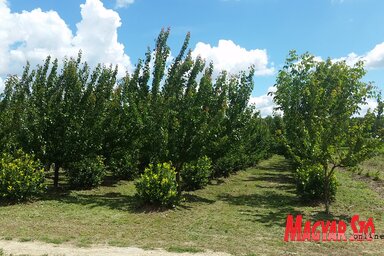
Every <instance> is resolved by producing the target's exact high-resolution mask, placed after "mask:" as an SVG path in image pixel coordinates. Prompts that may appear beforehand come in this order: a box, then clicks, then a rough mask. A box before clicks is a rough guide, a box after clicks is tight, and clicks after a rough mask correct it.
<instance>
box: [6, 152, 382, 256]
mask: <svg viewBox="0 0 384 256" xmlns="http://www.w3.org/2000/svg"><path fill="white" fill-rule="evenodd" d="M337 178H338V180H339V183H340V187H339V190H338V193H337V198H336V202H335V203H334V204H333V205H332V208H331V210H332V216H325V215H324V214H323V206H322V205H313V206H311V205H305V204H303V203H301V202H300V200H299V199H298V198H297V196H296V194H295V186H294V180H293V176H292V171H291V169H290V167H289V164H288V163H287V161H286V160H285V159H284V158H282V157H280V156H274V157H272V158H271V159H269V160H265V161H262V162H261V163H260V164H259V165H258V166H257V167H255V168H252V169H248V170H246V171H241V172H239V173H237V174H236V175H233V176H231V177H230V178H228V179H221V180H216V181H214V182H213V184H211V185H209V186H208V187H207V188H205V189H202V190H198V191H195V192H191V193H185V194H184V197H185V200H184V201H183V202H182V204H181V205H180V206H178V207H177V208H176V209H173V210H168V211H153V210H151V209H149V208H140V207H138V206H137V204H136V200H135V197H134V194H135V188H134V184H133V182H128V181H121V182H118V183H115V184H114V183H113V182H112V183H109V185H108V186H102V187H100V188H98V189H94V190H90V191H72V192H62V193H56V194H49V195H47V196H45V197H44V198H42V199H41V200H39V201H35V202H31V203H25V204H18V205H10V206H1V207H0V227H1V228H0V237H2V238H3V239H14V240H20V241H29V240H40V241H45V242H49V243H72V244H76V245H78V246H90V245H92V244H109V245H114V246H137V247H141V248H148V249H149V248H164V249H168V250H170V251H174V252H200V251H202V250H214V251H223V252H229V253H232V254H234V255H263V254H265V255H297V254H298V255H324V254H325V255H331V254H332V255H351V253H352V254H353V255H366V254H372V255H380V254H382V253H383V252H384V249H383V248H384V240H375V241H373V242H322V243H315V242H288V243H287V242H284V241H283V237H284V231H285V221H286V217H287V214H289V213H292V214H303V215H304V217H303V218H304V220H318V219H324V218H330V219H343V220H344V221H346V222H349V221H350V218H351V216H353V215H354V214H360V218H361V219H363V220H366V219H367V217H373V218H374V224H375V227H376V233H377V234H384V218H383V217H384V199H383V198H384V196H383V195H380V194H379V193H378V192H377V191H374V190H372V189H371V188H370V186H369V185H367V184H366V183H365V182H364V181H360V180H356V179H354V178H353V175H352V174H351V173H350V172H346V171H340V172H338V174H337Z"/></svg>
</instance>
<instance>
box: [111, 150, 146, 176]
mask: <svg viewBox="0 0 384 256" xmlns="http://www.w3.org/2000/svg"><path fill="white" fill-rule="evenodd" d="M138 166H139V161H138V160H137V158H135V157H134V156H132V155H131V154H119V155H116V156H114V157H113V158H112V159H111V160H110V161H109V163H108V169H109V170H110V171H111V172H112V173H113V175H115V176H116V177H118V178H121V179H124V180H129V179H133V178H135V177H136V176H137V174H138Z"/></svg>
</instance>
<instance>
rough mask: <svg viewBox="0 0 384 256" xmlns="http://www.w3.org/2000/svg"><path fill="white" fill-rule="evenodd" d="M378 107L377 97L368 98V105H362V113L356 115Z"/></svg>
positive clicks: (361, 114) (362, 114)
mask: <svg viewBox="0 0 384 256" xmlns="http://www.w3.org/2000/svg"><path fill="white" fill-rule="evenodd" d="M376 107H377V101H376V100H375V99H372V98H369V99H367V104H366V105H360V114H358V115H356V116H364V115H365V114H366V113H367V111H368V110H370V111H371V112H373V111H374V110H375V108H376Z"/></svg>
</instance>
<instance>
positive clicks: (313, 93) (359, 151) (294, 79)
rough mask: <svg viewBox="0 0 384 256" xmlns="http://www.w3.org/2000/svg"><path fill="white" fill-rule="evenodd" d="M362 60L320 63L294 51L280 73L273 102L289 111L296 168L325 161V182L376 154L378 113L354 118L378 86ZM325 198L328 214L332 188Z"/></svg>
mask: <svg viewBox="0 0 384 256" xmlns="http://www.w3.org/2000/svg"><path fill="white" fill-rule="evenodd" d="M364 75H365V70H364V67H363V63H362V62H358V63H356V64H355V65H354V66H353V67H350V66H348V65H347V64H346V62H345V61H341V62H332V60H331V59H327V60H326V61H317V60H315V58H314V56H313V55H310V54H308V53H306V54H303V55H301V56H298V55H297V54H296V53H295V52H294V51H292V52H291V53H290V55H289V57H288V58H287V61H286V64H285V66H284V67H283V69H282V70H280V71H279V74H278V76H277V81H276V87H277V90H276V92H275V95H274V101H275V102H276V104H277V109H279V110H281V111H282V112H283V113H284V116H283V121H284V126H285V129H284V133H283V136H284V137H283V141H284V143H285V145H286V148H287V150H288V155H289V156H290V158H291V159H292V160H293V161H294V162H295V164H296V166H298V167H303V164H304V163H310V164H313V165H322V167H323V169H324V173H325V174H324V175H325V180H326V182H328V181H330V180H331V177H332V176H333V173H334V171H335V170H336V168H338V167H342V166H343V167H347V166H354V165H356V164H358V163H359V162H361V161H363V160H364V159H367V158H369V157H372V156H373V152H374V151H375V149H376V147H377V145H378V144H377V143H378V140H377V139H376V138H374V137H373V136H372V132H371V131H372V125H373V123H374V116H373V115H371V114H370V113H367V115H366V116H365V117H364V118H362V119H356V118H353V117H354V116H355V115H358V114H359V113H360V112H359V111H360V106H361V105H364V104H367V99H368V98H370V97H374V90H373V86H372V85H371V84H369V83H365V82H363V81H362V78H363V76H364ZM328 187H330V186H325V187H324V189H325V190H326V191H325V192H324V202H325V205H326V211H327V212H329V201H330V191H327V188H328Z"/></svg>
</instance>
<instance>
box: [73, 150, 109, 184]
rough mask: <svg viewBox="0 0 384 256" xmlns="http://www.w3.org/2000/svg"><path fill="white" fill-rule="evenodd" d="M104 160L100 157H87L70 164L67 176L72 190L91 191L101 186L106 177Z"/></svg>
mask: <svg viewBox="0 0 384 256" xmlns="http://www.w3.org/2000/svg"><path fill="white" fill-rule="evenodd" d="M105 172H106V169H105V166H104V159H103V158H102V157H100V156H96V157H86V158H84V159H81V160H79V161H77V162H72V163H70V164H68V167H67V169H66V175H67V178H68V183H69V185H70V186H71V187H72V188H76V189H90V188H94V187H97V186H99V185H100V184H101V183H102V181H103V179H104V177H105Z"/></svg>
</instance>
